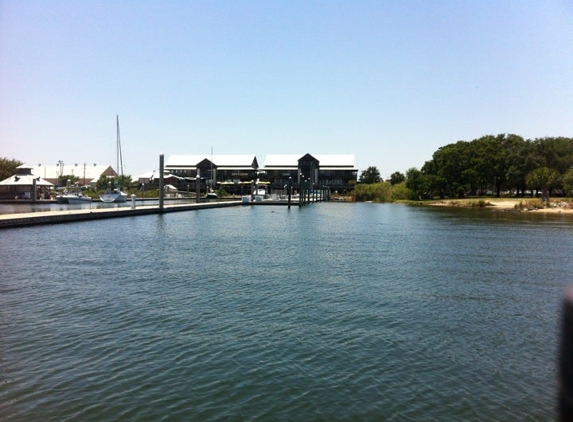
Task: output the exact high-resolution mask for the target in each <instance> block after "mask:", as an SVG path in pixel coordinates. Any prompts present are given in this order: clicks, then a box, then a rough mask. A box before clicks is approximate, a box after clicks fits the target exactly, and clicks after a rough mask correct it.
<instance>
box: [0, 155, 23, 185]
mask: <svg viewBox="0 0 573 422" xmlns="http://www.w3.org/2000/svg"><path fill="white" fill-rule="evenodd" d="M21 165H22V162H21V161H19V160H15V159H13V158H12V159H9V158H0V180H4V179H7V178H9V177H10V176H12V175H14V174H15V173H16V168H17V167H18V166H21Z"/></svg>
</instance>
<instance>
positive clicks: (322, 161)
mask: <svg viewBox="0 0 573 422" xmlns="http://www.w3.org/2000/svg"><path fill="white" fill-rule="evenodd" d="M305 155H306V154H304V155H300V154H299V155H296V154H278V155H273V154H271V155H267V156H266V157H265V163H264V165H263V168H265V169H277V170H279V169H281V170H283V169H287V168H297V167H298V160H300V159H301V158H302V157H304V156H305ZM311 155H312V156H313V157H314V158H316V159H317V160H318V162H319V166H320V168H321V169H324V168H332V169H349V170H356V169H355V168H354V167H355V164H354V155H353V154H311Z"/></svg>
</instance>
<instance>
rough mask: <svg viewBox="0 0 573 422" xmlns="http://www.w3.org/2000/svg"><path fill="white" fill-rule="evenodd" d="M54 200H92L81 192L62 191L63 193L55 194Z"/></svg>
mask: <svg viewBox="0 0 573 422" xmlns="http://www.w3.org/2000/svg"><path fill="white" fill-rule="evenodd" d="M56 201H57V202H58V204H85V203H87V202H92V199H91V198H90V197H89V196H84V195H82V193H81V192H67V193H66V192H64V194H63V195H58V196H56Z"/></svg>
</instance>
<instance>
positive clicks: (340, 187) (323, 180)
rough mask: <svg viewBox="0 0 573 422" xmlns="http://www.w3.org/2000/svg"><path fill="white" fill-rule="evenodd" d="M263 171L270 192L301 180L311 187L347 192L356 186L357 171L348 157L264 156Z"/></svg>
mask: <svg viewBox="0 0 573 422" xmlns="http://www.w3.org/2000/svg"><path fill="white" fill-rule="evenodd" d="M263 170H264V172H265V173H266V178H267V180H268V181H269V182H270V188H271V189H277V190H278V189H281V188H282V186H284V185H285V184H287V183H289V180H292V183H294V185H295V186H298V185H300V183H301V180H302V179H303V178H304V180H306V181H310V183H311V184H312V185H313V187H314V188H316V189H318V188H323V187H326V188H329V189H330V190H331V191H333V192H340V193H347V192H349V191H351V190H353V189H354V187H355V186H356V178H357V175H358V169H357V168H356V166H355V163H354V155H351V154H341V155H338V154H312V155H311V154H305V155H303V156H300V155H267V156H266V158H265V163H264V166H263Z"/></svg>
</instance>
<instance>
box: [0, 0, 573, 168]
mask: <svg viewBox="0 0 573 422" xmlns="http://www.w3.org/2000/svg"><path fill="white" fill-rule="evenodd" d="M116 114H117V115H119V117H120V124H121V140H122V147H123V148H122V152H123V161H124V169H125V172H126V173H127V174H131V175H132V176H137V175H139V174H141V173H143V172H146V171H149V170H154V169H157V168H158V162H159V154H160V153H161V152H163V153H164V154H165V156H166V158H167V157H169V155H171V154H203V153H204V154H210V153H211V149H213V150H214V152H215V153H216V154H253V155H256V156H257V158H258V160H259V164H260V165H262V164H263V161H264V157H265V155H266V154H299V153H300V154H301V155H302V154H304V153H307V152H308V153H311V154H313V153H315V154H354V155H355V156H356V165H357V167H358V168H359V169H360V170H364V169H366V168H367V167H368V166H376V167H378V169H379V170H380V172H381V174H382V176H383V177H388V176H389V175H390V174H391V173H393V172H394V171H401V172H405V171H406V170H407V169H408V168H410V167H417V168H420V167H421V166H422V165H423V164H424V162H425V161H427V160H429V159H431V156H432V153H433V152H434V151H435V150H436V149H438V148H439V147H440V146H443V145H446V144H449V143H452V142H456V141H458V140H468V141H469V140H472V139H475V138H478V137H480V136H482V135H487V134H498V133H516V134H518V135H521V136H523V137H525V138H526V139H533V138H537V137H544V136H569V137H570V136H573V133H572V131H573V1H571V0H539V1H537V0H514V1H512V0H508V1H497V0H496V1H494V0H485V1H481V0H480V1H469V0H468V1H463V0H452V1H407V0H405V1H398V0H396V1H382V0H380V1H360V0H356V1H336V0H332V1H312V0H304V1H297V0H288V1H287V0H284V1H281V0H265V1H263V0H261V1H249V0H245V1H216V0H205V1H199V0H198V1H177V0H172V1H128V0H126V1H111V0H110V1H105V0H99V1H77V0H49V1H48V0H38V1H31V0H0V157H8V158H16V159H19V160H21V161H24V162H26V163H28V164H34V165H35V164H39V163H42V164H51V165H55V164H56V163H57V162H58V161H59V160H63V161H64V162H65V163H66V164H72V163H84V162H87V163H97V164H112V165H114V167H115V133H116V128H115V119H116Z"/></svg>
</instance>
